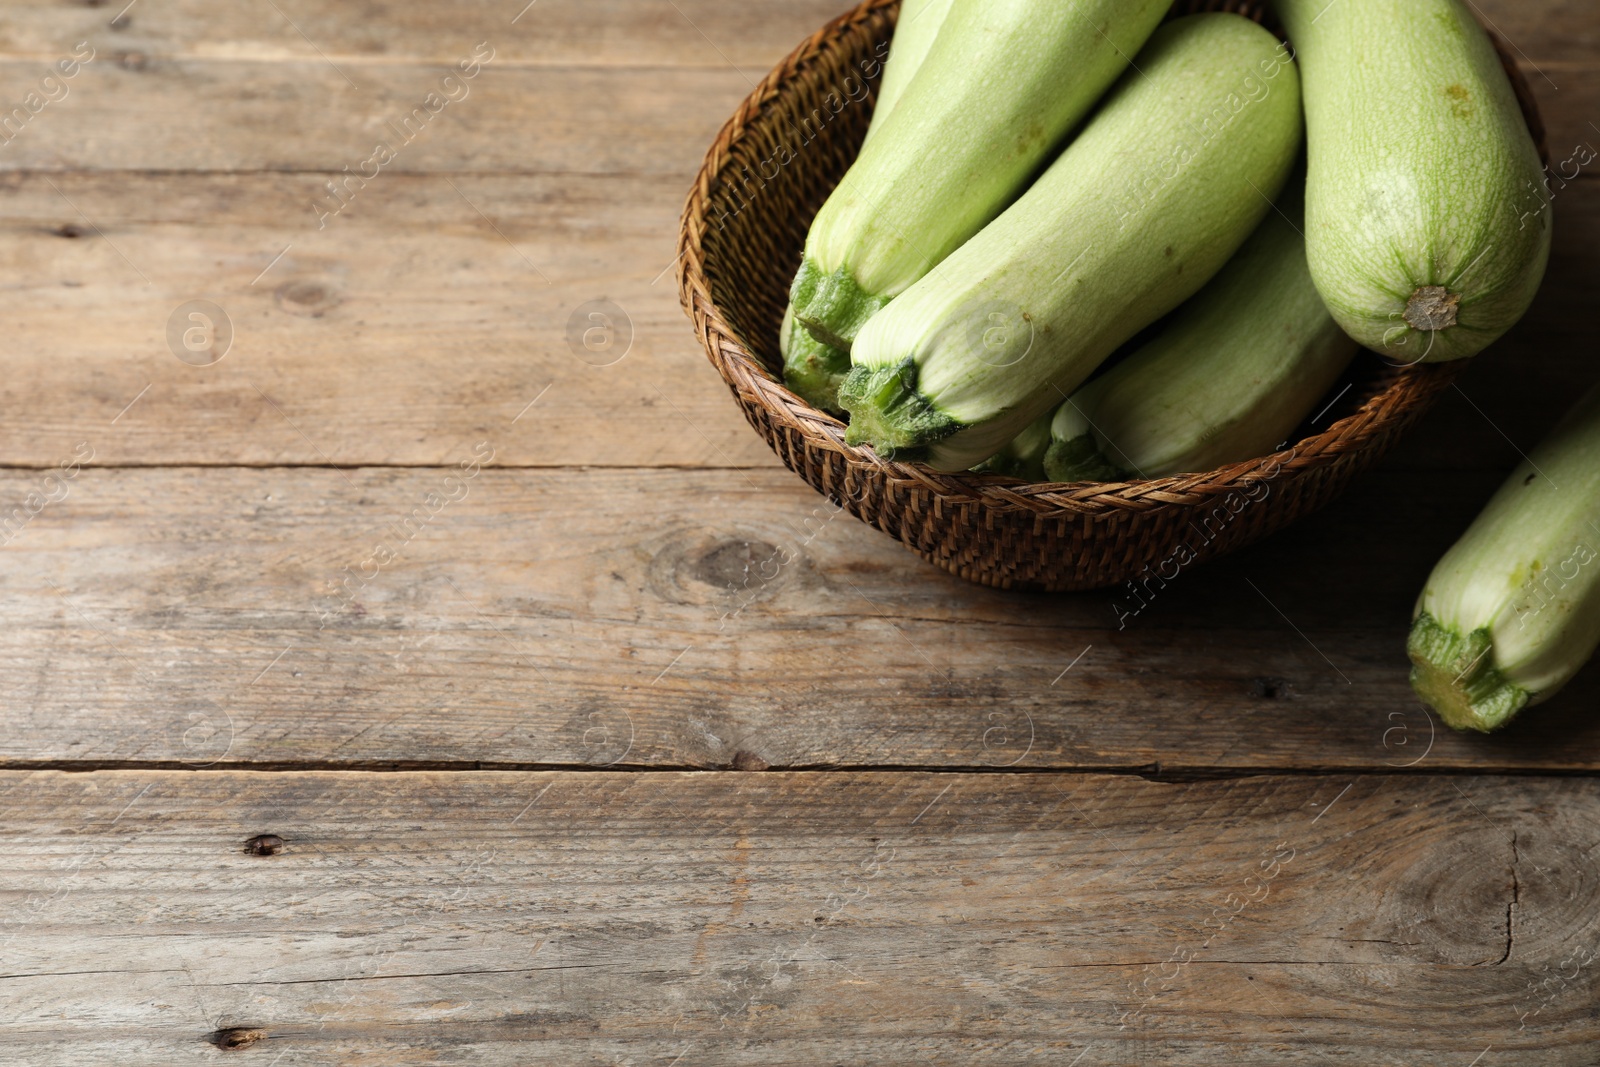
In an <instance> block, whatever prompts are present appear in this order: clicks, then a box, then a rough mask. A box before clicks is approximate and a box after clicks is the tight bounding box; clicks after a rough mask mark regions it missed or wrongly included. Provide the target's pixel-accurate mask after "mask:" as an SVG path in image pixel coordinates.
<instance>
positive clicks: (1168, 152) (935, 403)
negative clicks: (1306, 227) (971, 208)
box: [797, 14, 1301, 471]
mask: <svg viewBox="0 0 1600 1067" xmlns="http://www.w3.org/2000/svg"><path fill="white" fill-rule="evenodd" d="M1286 54H1287V52H1286V50H1285V49H1283V48H1282V47H1281V46H1280V45H1279V43H1278V41H1277V40H1276V39H1275V38H1273V36H1272V35H1271V34H1270V33H1268V32H1267V31H1266V30H1264V29H1262V28H1261V27H1260V26H1257V25H1256V24H1255V23H1253V22H1250V21H1249V20H1247V19H1243V18H1240V17H1239V16H1237V15H1226V14H1207V15H1191V16H1189V17H1187V18H1182V19H1177V20H1176V21H1173V22H1170V23H1168V24H1167V25H1165V26H1163V27H1162V28H1161V29H1160V30H1159V31H1158V32H1157V33H1156V35H1155V36H1154V37H1153V38H1152V39H1151V41H1150V43H1149V45H1148V46H1147V47H1146V49H1145V50H1144V51H1143V52H1141V53H1140V55H1139V57H1138V58H1137V60H1136V61H1135V62H1136V63H1137V67H1138V69H1137V70H1136V71H1131V72H1129V74H1128V75H1127V76H1125V77H1124V78H1123V79H1122V81H1121V83H1120V84H1119V85H1118V86H1117V88H1116V89H1115V90H1114V91H1113V92H1112V94H1111V96H1110V97H1109V98H1108V100H1107V101H1106V103H1105V105H1104V107H1103V108H1102V109H1101V110H1100V112H1099V113H1098V114H1097V115H1096V117H1095V118H1094V120H1093V121H1092V122H1090V123H1089V125H1088V126H1087V127H1086V128H1085V129H1084V130H1083V132H1082V133H1081V134H1080V135H1079V136H1078V138H1077V140H1075V141H1074V142H1073V143H1072V144H1071V145H1070V146H1069V147H1068V148H1067V150H1066V151H1065V152H1063V153H1062V154H1061V157H1060V158H1059V159H1057V160H1056V162H1055V163H1054V164H1052V165H1051V167H1050V169H1049V170H1047V171H1046V172H1045V173H1044V174H1043V175H1042V176H1041V177H1040V178H1039V180H1038V181H1037V182H1035V183H1034V185H1033V187H1032V188H1030V189H1029V190H1028V192H1027V193H1025V194H1024V195H1023V196H1022V198H1021V199H1020V200H1018V201H1017V202H1016V203H1015V204H1013V205H1012V206H1011V207H1010V208H1009V209H1007V210H1006V212H1005V213H1004V214H1003V215H1001V216H1000V217H999V218H998V219H996V220H995V221H994V222H993V223H991V224H990V225H989V226H987V227H985V228H984V230H983V232H981V233H979V234H978V235H977V236H976V237H974V238H973V239H972V240H971V241H969V242H967V243H966V244H965V245H963V246H962V247H961V248H960V249H959V250H958V251H957V252H956V253H955V254H954V255H952V256H950V257H949V258H948V259H946V260H945V261H944V262H943V263H941V264H939V266H938V267H937V268H936V269H935V270H934V271H933V272H932V273H930V274H929V275H928V276H927V277H926V278H923V279H922V280H921V281H919V282H918V283H917V284H916V285H913V286H912V287H911V288H910V289H908V290H907V291H906V292H905V293H904V294H903V295H902V296H900V297H899V298H898V299H897V300H895V302H894V303H892V304H890V305H889V306H888V307H887V308H885V309H884V310H883V311H881V312H880V313H879V314H878V315H876V316H875V317H874V318H873V319H872V321H871V322H869V323H868V324H867V325H866V327H865V328H864V329H863V330H862V331H861V334H860V336H859V337H858V338H857V341H856V345H855V348H854V349H853V351H852V353H851V361H852V363H853V364H854V366H853V369H852V370H851V371H850V374H849V376H848V377H847V378H846V379H845V382H844V385H843V386H842V387H841V388H840V392H839V399H840V403H841V404H842V405H843V406H844V407H845V409H846V410H847V411H849V413H850V416H851V424H850V429H849V432H848V435H847V440H848V441H849V442H850V443H851V444H871V445H872V446H873V447H874V448H876V449H877V450H878V451H879V452H880V453H881V454H884V455H886V456H893V457H895V458H901V459H920V460H925V461H926V462H928V463H929V464H931V465H932V466H934V467H936V468H937V469H939V470H944V471H960V470H966V469H968V468H970V467H971V466H973V465H974V464H976V463H979V462H981V461H983V460H984V459H987V458H988V457H989V456H992V455H993V454H994V453H996V452H998V451H999V450H1000V449H1001V448H1002V447H1003V446H1004V445H1005V443H1006V442H1007V441H1009V440H1010V439H1011V438H1013V437H1015V436H1016V435H1017V434H1018V433H1019V432H1020V431H1021V430H1022V428H1023V427H1024V426H1027V425H1028V424H1029V423H1031V422H1033V421H1034V420H1035V419H1037V418H1039V417H1040V416H1041V415H1043V414H1045V413H1046V412H1047V411H1049V410H1051V409H1053V408H1054V407H1056V406H1057V405H1059V404H1060V403H1061V401H1062V400H1064V399H1065V398H1066V397H1067V396H1068V395H1070V394H1071V392H1072V391H1073V390H1074V389H1076V388H1077V387H1078V385H1079V384H1080V383H1082V381H1083V380H1084V379H1085V378H1087V377H1088V375H1089V374H1090V372H1092V371H1093V370H1094V369H1095V367H1096V366H1098V365H1099V364H1100V362H1101V361H1102V360H1104V359H1105V357H1106V356H1107V355H1109V354H1110V353H1111V352H1112V351H1114V350H1115V349H1116V348H1117V347H1118V346H1119V345H1121V344H1122V343H1123V342H1124V341H1126V340H1127V339H1128V338H1129V337H1131V336H1132V335H1133V334H1135V333H1137V332H1138V331H1139V330H1140V329H1142V328H1143V327H1145V326H1146V325H1148V324H1149V323H1151V322H1153V321H1154V320H1156V319H1158V318H1160V317H1161V316H1162V315H1164V314H1166V313H1167V312H1168V311H1170V310H1172V308H1174V307H1175V306H1177V305H1178V304H1180V303H1182V302H1183V301H1184V300H1186V299H1187V298H1188V297H1190V296H1192V295H1193V294H1194V292H1195V291H1196V290H1197V289H1199V288H1200V287H1201V286H1202V285H1204V284H1205V283H1206V282H1207V281H1208V280H1209V279H1210V278H1211V276H1212V275H1213V274H1215V273H1216V272H1217V271H1218V270H1219V269H1220V268H1221V267H1222V265H1223V264H1224V263H1226V262H1227V260H1228V259H1229V258H1230V257H1231V256H1232V255H1233V253H1234V252H1235V251H1236V250H1237V249H1238V247H1239V246H1240V245H1241V244H1243V243H1244V241H1245V239H1246V238H1248V237H1249V235H1250V233H1251V231H1252V230H1253V229H1255V227H1256V225H1257V224H1258V223H1259V222H1260V221H1261V218H1262V216H1263V214H1265V213H1266V212H1267V211H1268V210H1269V209H1270V207H1271V197H1273V196H1275V195H1276V194H1277V192H1278V190H1279V189H1280V188H1281V187H1282V185H1283V182H1284V179H1285V177H1286V176H1287V175H1288V172H1289V170H1290V168H1291V166H1292V165H1293V163H1294V159H1295V155H1296V153H1297V151H1298V149H1299V146H1300V132H1301V123H1300V95H1299V81H1298V76H1297V75H1296V73H1295V69H1294V65H1293V63H1292V62H1289V61H1288V60H1287V59H1286V58H1285V56H1286ZM913 91H915V90H914V89H913ZM797 310H798V308H797Z"/></svg>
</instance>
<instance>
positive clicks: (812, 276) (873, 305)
mask: <svg viewBox="0 0 1600 1067" xmlns="http://www.w3.org/2000/svg"><path fill="white" fill-rule="evenodd" d="M789 300H790V301H791V302H792V303H793V304H794V317H795V318H796V319H797V320H798V321H799V322H800V325H802V326H804V327H805V328H806V331H807V332H808V333H810V334H811V336H812V337H815V338H816V339H817V340H818V341H821V342H822V343H823V344H825V345H828V346H829V347H830V348H837V349H839V350H840V351H841V352H848V351H850V346H851V345H853V344H854V343H855V340H856V334H858V333H860V332H861V327H863V326H865V325H866V324H867V320H868V319H870V318H872V316H874V315H876V314H877V313H878V312H879V311H881V310H882V309H883V306H884V305H885V304H887V303H888V302H889V298H888V297H886V296H878V295H876V294H874V293H869V292H867V291H866V290H865V289H863V288H861V286H860V284H859V283H857V281H856V280H855V277H854V276H853V275H851V273H850V271H849V270H848V269H846V268H844V267H840V268H839V269H838V270H836V271H833V272H832V273H829V272H827V271H824V270H822V269H820V268H818V267H817V266H816V264H814V263H812V262H811V260H809V259H804V260H801V262H800V272H799V273H798V274H796V275H795V276H794V285H793V286H792V287H791V288H790V290H789Z"/></svg>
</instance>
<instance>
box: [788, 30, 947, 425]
mask: <svg viewBox="0 0 1600 1067" xmlns="http://www.w3.org/2000/svg"><path fill="white" fill-rule="evenodd" d="M950 2H951V0H904V3H902V4H901V5H900V17H899V20H898V21H897V22H896V23H895V30H894V37H893V38H892V43H891V45H890V47H889V58H888V59H887V60H885V61H884V66H883V77H882V78H881V79H880V80H879V82H878V101H877V104H876V105H875V106H874V107H873V110H872V121H871V122H870V123H869V124H868V125H867V135H866V141H871V140H872V135H873V134H874V133H875V132H876V131H877V130H878V129H879V128H881V127H882V125H883V122H884V120H885V119H887V118H888V117H889V112H891V111H893V110H894V106H895V104H896V103H898V102H899V100H900V97H901V96H903V95H904V94H905V90H906V86H908V85H910V84H911V79H912V77H913V76H914V75H915V74H916V73H917V68H918V67H920V66H922V61H923V60H924V59H926V58H927V55H928V49H930V48H932V47H933V42H934V38H935V37H937V36H938V33H939V27H940V25H941V24H942V23H943V22H944V17H945V15H946V14H948V13H949V11H950ZM866 141H863V142H862V143H863V145H864V144H865V143H866ZM778 351H779V352H780V353H781V354H782V355H783V381H784V384H785V385H787V386H788V387H789V388H790V389H793V390H794V391H795V393H797V394H798V395H799V396H800V397H801V399H803V400H805V401H806V402H807V403H808V404H810V405H811V406H812V407H815V408H819V409H821V410H823V411H827V412H830V413H831V414H834V415H843V414H844V410H843V409H842V408H840V407H839V383H840V382H841V381H842V380H843V379H844V376H845V374H846V373H847V372H848V371H849V370H850V354H849V353H848V352H845V351H843V350H841V349H837V348H834V347H833V346H832V345H828V344H824V343H823V342H821V341H818V340H817V339H816V338H814V337H812V336H811V334H810V332H809V331H807V330H806V329H804V328H803V327H801V326H800V325H799V323H797V322H796V321H795V318H794V303H793V302H792V301H791V302H790V304H789V307H788V309H787V310H785V311H784V313H783V326H782V327H781V328H780V329H779V331H778Z"/></svg>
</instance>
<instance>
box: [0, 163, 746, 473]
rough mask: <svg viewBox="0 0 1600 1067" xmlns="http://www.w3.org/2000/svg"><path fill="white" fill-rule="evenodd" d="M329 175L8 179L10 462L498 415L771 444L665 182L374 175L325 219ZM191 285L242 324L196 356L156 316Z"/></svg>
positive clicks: (567, 436) (440, 425) (256, 452)
mask: <svg viewBox="0 0 1600 1067" xmlns="http://www.w3.org/2000/svg"><path fill="white" fill-rule="evenodd" d="M317 185H318V180H317V179H316V178H314V177H312V176H306V175H253V176H210V177H205V178H201V179H192V180H191V179H178V178H174V177H170V176H168V177H159V176H158V177H149V176H144V177H127V176H115V177H113V176H109V175H102V176H95V177H88V178H84V177H78V176H68V175H61V176H57V177H46V176H40V175H35V176H29V177H17V176H13V177H12V178H11V179H10V180H9V181H7V182H4V183H3V186H0V187H3V188H4V191H5V196H4V207H3V209H0V210H3V212H4V215H3V216H0V236H3V238H4V240H3V241H0V272H3V273H4V274H5V276H7V277H9V278H11V279H13V281H12V283H11V285H10V286H9V287H8V290H7V291H0V307H3V308H4V309H5V311H6V313H7V316H8V322H10V324H11V333H10V336H9V339H8V360H9V362H8V368H7V374H6V376H5V378H4V380H3V381H0V457H4V462H6V463H8V464H26V465H49V464H54V463H56V462H58V461H59V460H60V459H61V458H62V457H64V456H67V455H70V454H71V452H72V450H73V448H74V447H76V445H77V444H78V443H79V442H80V441H83V440H85V439H90V440H92V441H93V442H94V447H95V450H96V455H97V457H98V458H99V459H100V460H101V461H102V462H106V463H124V464H138V463H191V462H201V463H206V464H215V463H247V464H253V465H254V464H284V463H287V464H297V463H312V464H318V463H328V462H332V463H340V464H360V463H384V464H389V463H395V464H403V463H422V464H436V463H449V462H454V459H453V458H451V457H452V456H453V454H454V452H455V451H456V450H458V449H459V448H460V447H462V446H463V444H464V443H465V442H470V441H474V440H478V439H481V438H482V437H484V436H492V437H493V438H494V439H495V442H496V448H497V461H498V462H500V463H504V464H510V465H562V464H597V465H618V464H625V465H640V464H643V465H651V464H660V465H663V466H682V465H710V466H725V465H766V466H775V465H776V464H777V462H778V461H777V459H776V458H775V457H774V456H773V455H772V453H771V451H770V450H769V449H768V448H767V447H766V445H765V444H764V443H763V442H761V441H760V440H759V439H758V438H756V437H755V436H754V435H753V434H752V433H751V432H750V430H749V428H748V426H747V425H746V424H745V422H744V419H743V418H742V417H741V416H740V415H739V413H738V409H737V408H736V407H735V406H734V405H733V403H732V402H731V400H730V398H729V396H728V391H727V388H726V387H725V386H724V385H723V384H722V382H721V380H720V379H718V377H717V376H716V373H715V372H714V371H713V370H712V369H711V368H710V367H709V366H708V365H707V363H706V360H705V356H704V354H703V353H702V352H701V350H700V348H699V346H698V344H697V343H696V341H695V339H694V335H693V332H692V331H691V329H690V328H689V325H688V323H687V321H686V320H685V318H684V316H683V312H682V310H681V309H680V308H679V306H678V298H677V295H676V285H675V281H674V279H673V277H672V272H671V266H672V262H673V258H674V255H675V253H674V249H673V243H674V241H675V235H676V223H677V216H678V211H679V208H680V206H681V198H682V189H681V188H680V187H679V186H678V185H677V184H676V183H668V184H663V183H661V182H657V181H647V180H643V179H637V178H610V179H594V178H582V179H578V178H571V177H567V178H554V177H545V178H516V179H513V178H505V177H481V176H474V177H462V178H459V179H445V178H439V177H429V178H422V177H416V176H411V175H404V174H395V175H388V174H384V175H381V176H380V179H379V180H377V181H375V182H373V183H372V185H371V186H370V187H369V188H367V189H363V190H360V192H359V193H358V195H357V196H356V198H355V199H354V200H353V201H352V202H351V204H350V206H349V208H348V209H347V210H346V211H345V212H343V213H342V214H340V215H338V216H337V217H335V218H333V219H332V220H331V221H329V222H328V224H327V226H326V227H325V228H323V229H319V228H318V225H317V216H316V215H315V214H314V212H313V210H312V203H313V198H314V197H315V196H316V195H317ZM79 210H81V211H82V212H83V213H84V214H85V215H87V216H88V218H90V219H92V220H93V224H92V226H91V225H89V224H86V223H85V221H84V219H83V217H82V216H80V215H79V214H78V211H79ZM63 235H67V236H63ZM280 256H281V258H280ZM147 279H148V284H147V282H146V280H147ZM202 299H203V300H209V301H211V302H213V303H214V304H216V305H218V306H219V307H221V308H222V309H223V312H224V313H225V314H226V316H227V318H228V320H229V321H230V322H231V324H232V328H233V343H232V348H231V350H229V351H227V354H226V355H225V356H224V357H223V358H222V359H221V360H220V362H217V363H215V364H214V365H210V366H193V365H191V364H190V363H187V362H184V361H182V360H180V359H179V358H178V357H177V356H175V355H174V351H175V350H174V349H173V348H172V347H171V344H172V341H171V339H170V337H169V329H170V328H171V324H172V323H174V322H176V323H177V325H178V327H179V328H180V333H181V329H182V328H183V327H187V326H188V325H189V324H188V323H187V322H186V321H184V320H185V313H181V312H180V310H179V309H180V307H181V306H183V305H185V304H187V303H188V302H189V301H193V300H202ZM600 299H604V300H609V301H610V302H611V303H612V304H613V305H615V308H616V309H617V311H618V312H620V317H619V318H618V319H617V321H616V323H615V330H614V332H613V333H612V335H610V342H609V343H610V346H611V347H610V348H609V349H608V350H604V351H597V352H590V351H589V350H587V349H586V348H585V347H584V345H583V344H582V330H581V327H582V325H583V322H584V321H587V320H584V317H583V313H582V311H581V309H582V308H583V306H584V305H586V304H588V303H589V302H590V301H594V300H600ZM208 314H211V315H212V317H216V316H215V313H214V312H208ZM579 320H582V321H579ZM575 321H578V322H579V327H580V328H579V329H577V330H574V329H572V326H571V324H572V323H574V322H575ZM179 347H180V348H181V344H180V345H179ZM206 358H208V357H206V356H203V355H202V356H200V357H198V359H200V360H202V361H203V360H204V359H206ZM146 386H148V387H149V389H148V392H144V393H143V395H142V396H140V394H141V391H143V390H145V387H146ZM136 396H140V399H139V401H138V403H137V404H136V405H135V406H133V407H132V408H128V405H129V404H130V402H132V401H133V400H134V398H135V397H136ZM535 398H538V403H537V405H535V406H534V407H532V408H529V407H528V405H529V404H531V403H532V402H533V401H534V400H535ZM125 408H128V410H127V411H126V413H124V409H125ZM113 420H115V425H114V426H113V425H112V424H113ZM457 458H458V457H457Z"/></svg>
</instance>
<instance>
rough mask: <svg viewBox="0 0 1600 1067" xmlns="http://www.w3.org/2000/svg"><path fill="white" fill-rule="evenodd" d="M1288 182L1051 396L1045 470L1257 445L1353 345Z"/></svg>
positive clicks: (1149, 464)
mask: <svg viewBox="0 0 1600 1067" xmlns="http://www.w3.org/2000/svg"><path fill="white" fill-rule="evenodd" d="M1302 201H1303V197H1302V194H1301V191H1300V189H1299V188H1297V187H1296V184H1295V183H1294V182H1293V181H1291V182H1290V188H1289V191H1288V192H1286V193H1285V194H1284V196H1283V197H1282V198H1280V200H1279V203H1278V210H1277V211H1272V212H1268V214H1267V217H1266V219H1265V220H1263V221H1262V223H1261V225H1260V226H1259V227H1257V229H1256V232H1255V233H1254V234H1252V235H1251V237H1250V240H1248V241H1246V242H1245V245H1244V247H1243V248H1241V249H1240V250H1239V254H1238V255H1236V256H1234V257H1233V259H1232V260H1230V261H1229V263H1228V265H1227V266H1226V267H1224V268H1223V269H1222V273H1220V274H1218V275H1217V276H1216V277H1215V278H1214V279H1212V281H1211V283H1210V284H1209V285H1207V286H1206V287H1205V288H1204V289H1202V290H1201V291H1200V292H1199V293H1198V294H1196V295H1195V297H1194V299H1193V300H1191V301H1189V303H1187V304H1185V305H1184V306H1183V307H1182V308H1180V309H1179V310H1178V312H1177V314H1176V315H1174V316H1173V318H1172V320H1171V322H1169V323H1168V324H1167V325H1166V326H1165V327H1164V328H1163V329H1162V332H1161V333H1160V334H1159V335H1157V336H1156V337H1155V339H1153V340H1152V341H1150V342H1149V343H1148V344H1146V345H1144V346H1143V347H1142V348H1140V349H1139V350H1138V351H1137V352H1135V353H1134V354H1133V355H1131V356H1129V357H1128V358H1127V359H1126V360H1124V361H1123V362H1122V363H1119V364H1118V365H1117V366H1115V367H1113V368H1112V369H1111V370H1109V371H1107V372H1106V373H1105V374H1102V375H1100V377H1098V378H1096V379H1095V380H1094V381H1092V382H1090V383H1089V384H1088V385H1085V386H1084V387H1083V388H1082V389H1079V390H1078V391H1077V392H1076V393H1075V394H1073V396H1072V399H1071V400H1069V401H1067V402H1066V403H1065V404H1062V405H1061V408H1060V410H1059V411H1058V412H1057V413H1056V416H1055V420H1054V422H1053V423H1052V424H1051V432H1052V437H1053V440H1054V443H1053V444H1052V445H1051V447H1050V451H1049V453H1048V455H1047V456H1046V458H1045V470H1046V473H1047V474H1048V475H1049V478H1050V480H1051V481H1055V482H1078V481H1122V480H1124V479H1126V478H1129V477H1139V478H1164V477H1166V476H1167V475H1170V474H1182V473H1187V472H1193V471H1208V470H1214V469H1216V468H1217V467H1221V466H1224V465H1226V464H1229V463H1236V462H1240V461H1242V460H1247V459H1252V458H1254V457H1256V456H1262V455H1266V454H1267V453H1269V452H1271V451H1272V450H1273V449H1274V448H1275V447H1276V446H1277V445H1278V444H1279V443H1280V442H1282V441H1284V440H1285V438H1287V437H1288V436H1289V434H1291V433H1293V432H1294V428H1295V427H1296V426H1298V425H1300V423H1301V421H1302V420H1303V419H1305V417H1306V416H1307V415H1310V414H1311V413H1312V412H1313V411H1314V410H1315V407H1316V404H1317V403H1318V402H1319V401H1320V400H1321V399H1322V397H1323V396H1324V395H1325V394H1326V393H1327V391H1328V388H1329V387H1330V386H1332V385H1333V383H1334V381H1335V379H1337V378H1338V376H1339V374H1340V372H1341V371H1343V370H1344V368H1345V367H1346V366H1348V365H1349V363H1350V359H1351V357H1353V356H1354V355H1355V353H1356V348H1357V346H1356V343H1355V342H1354V341H1352V340H1350V338H1349V337H1347V336H1345V333H1344V331H1343V330H1341V329H1340V328H1339V324H1338V323H1336V322H1334V321H1333V316H1332V315H1330V314H1328V309H1327V307H1326V306H1325V305H1324V304H1323V303H1322V298H1321V297H1320V296H1318V295H1317V287H1316V286H1315V285H1313V284H1312V283H1311V271H1310V268H1309V267H1307V266H1306V242H1305V238H1304V237H1303V236H1302V235H1301V232H1300V226H1301V224H1302V216H1303V214H1304V211H1303V208H1302Z"/></svg>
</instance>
